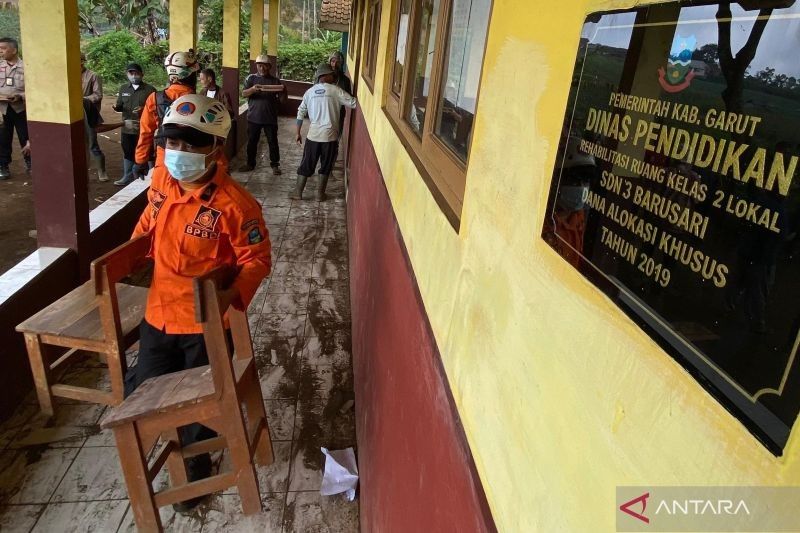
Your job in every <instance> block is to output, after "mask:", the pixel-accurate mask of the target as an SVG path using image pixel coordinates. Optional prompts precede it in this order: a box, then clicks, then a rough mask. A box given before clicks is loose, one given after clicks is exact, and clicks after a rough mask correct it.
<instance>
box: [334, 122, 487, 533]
mask: <svg viewBox="0 0 800 533" xmlns="http://www.w3.org/2000/svg"><path fill="white" fill-rule="evenodd" d="M352 124H353V127H352V129H351V131H350V147H349V150H350V154H349V155H350V158H349V161H350V174H349V180H350V189H349V192H348V202H347V203H348V206H347V207H348V235H349V241H350V269H351V273H350V299H351V306H352V319H353V371H354V375H355V386H356V416H357V420H356V428H357V437H358V456H359V457H358V459H359V472H360V475H361V486H360V501H361V506H360V516H361V529H362V531H368V532H381V533H386V532H393V531H398V532H404V533H406V532H410V531H424V532H426V533H433V532H440V531H441V532H452V531H458V532H481V531H495V530H496V528H495V525H494V522H493V520H492V516H491V513H490V511H489V506H488V504H487V502H486V497H485V495H484V492H483V488H482V486H481V483H480V479H479V478H478V475H477V473H476V470H475V465H474V462H473V460H472V455H471V453H470V450H469V446H468V445H467V442H466V438H465V436H464V433H463V431H462V429H461V425H460V421H459V418H458V414H457V411H456V409H455V407H454V403H453V399H452V396H451V394H450V390H449V387H448V384H447V380H446V378H445V375H444V371H443V368H442V366H441V359H440V355H439V352H438V349H437V347H436V341H435V339H434V337H433V334H432V331H431V328H430V324H429V323H428V318H427V314H426V312H425V308H424V305H423V303H422V299H421V297H420V294H419V289H418V287H417V284H416V279H415V277H414V272H413V269H412V268H411V264H410V262H409V260H408V255H407V252H406V249H405V245H404V243H403V238H402V235H401V233H400V230H399V228H398V225H397V221H396V219H395V217H394V211H393V209H392V204H391V201H390V199H389V196H388V193H387V191H386V187H385V185H384V181H383V176H382V175H381V172H380V168H379V165H378V161H377V159H376V157H375V153H374V151H373V149H372V144H371V142H370V139H369V133H368V131H367V128H366V124H365V122H364V117H363V115H362V114H361V111H360V109H359V110H357V111H356V117H355V120H353V123H352Z"/></svg>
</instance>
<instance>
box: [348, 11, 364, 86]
mask: <svg viewBox="0 0 800 533" xmlns="http://www.w3.org/2000/svg"><path fill="white" fill-rule="evenodd" d="M364 2H365V0H353V11H352V13H351V15H350V24H351V28H350V35H351V36H352V41H351V44H352V46H351V47H350V48H349V50H348V52H349V55H350V57H352V58H353V62H352V63H351V64H350V65H349V68H348V70H350V76H351V79H352V80H353V96H356V93H357V92H358V73H359V69H360V65H361V42H362V37H363V35H364V24H363V22H364V10H363V9H362V5H364Z"/></svg>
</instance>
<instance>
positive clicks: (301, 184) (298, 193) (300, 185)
mask: <svg viewBox="0 0 800 533" xmlns="http://www.w3.org/2000/svg"><path fill="white" fill-rule="evenodd" d="M306 181H308V176H301V175H300V174H298V175H297V184H296V185H295V187H294V190H293V191H292V192H291V193H289V198H291V199H292V200H302V199H303V189H305V188H306Z"/></svg>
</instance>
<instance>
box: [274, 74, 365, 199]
mask: <svg viewBox="0 0 800 533" xmlns="http://www.w3.org/2000/svg"><path fill="white" fill-rule="evenodd" d="M314 79H315V80H316V82H317V83H316V85H314V86H313V87H311V88H310V89H309V90H307V91H306V93H305V94H304V95H303V101H302V102H301V103H300V107H299V108H298V109H297V138H296V141H297V144H301V143H302V142H303V138H302V136H301V135H300V130H301V128H302V127H303V119H305V117H306V116H308V118H309V120H311V126H310V127H309V128H308V133H307V134H306V145H305V147H304V148H303V160H302V161H301V162H300V167H299V168H298V169H297V184H296V186H295V189H294V191H293V192H292V193H291V194H290V195H289V198H291V199H293V200H302V199H303V189H304V188H305V186H306V181H308V178H309V177H310V176H312V175H313V174H314V171H315V170H316V168H317V163H318V162H319V163H320V166H319V185H318V186H317V201H318V202H322V201H324V200H325V198H326V196H325V188H326V187H327V185H328V178H329V177H330V174H331V170H332V169H333V164H334V163H335V162H336V155H337V153H338V151H339V131H340V128H339V121H340V120H341V117H340V115H339V107H340V106H345V107H349V108H350V109H354V108H355V107H356V99H355V97H354V96H352V95H350V94H348V93H346V92H345V91H343V90H342V89H341V88H340V87H337V86H336V85H334V82H335V81H336V71H334V70H333V68H331V66H330V64H329V63H323V64H321V65H320V66H319V67H317V72H316V73H315V74H314Z"/></svg>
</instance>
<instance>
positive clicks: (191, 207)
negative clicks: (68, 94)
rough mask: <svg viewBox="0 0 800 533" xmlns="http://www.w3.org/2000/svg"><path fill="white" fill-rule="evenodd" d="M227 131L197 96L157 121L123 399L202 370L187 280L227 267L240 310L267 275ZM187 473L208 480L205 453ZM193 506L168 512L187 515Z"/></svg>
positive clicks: (255, 206) (264, 243)
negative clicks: (136, 334) (131, 360)
mask: <svg viewBox="0 0 800 533" xmlns="http://www.w3.org/2000/svg"><path fill="white" fill-rule="evenodd" d="M230 127H231V118H230V115H229V114H228V111H227V109H225V107H224V106H223V105H222V104H221V103H220V102H217V101H216V100H213V99H211V98H207V97H205V96H200V95H195V94H189V95H185V96H182V97H180V98H178V99H177V100H175V102H173V103H172V105H171V106H170V107H169V109H168V110H167V112H166V114H165V116H164V120H163V122H162V129H161V131H162V135H163V136H164V138H165V150H164V152H165V153H164V165H158V166H156V167H155V169H154V170H153V181H152V184H151V185H150V189H149V190H148V193H147V196H148V200H149V203H148V205H147V207H145V210H144V212H143V213H142V216H141V217H140V219H139V223H138V224H137V225H136V229H135V230H134V232H133V236H134V237H136V236H138V235H142V234H145V233H150V235H151V236H152V243H151V245H150V256H151V257H152V258H153V260H154V262H155V266H154V270H153V281H152V283H151V285H150V290H149V292H148V296H147V307H146V309H145V315H144V320H143V321H142V324H141V326H140V341H139V356H138V360H137V363H136V366H135V367H133V368H131V369H130V371H129V372H128V377H126V393H127V394H130V393H131V392H133V389H135V388H136V387H138V386H139V385H141V384H142V383H143V382H144V381H145V380H146V379H148V378H151V377H155V376H161V375H164V374H168V373H171V372H178V371H180V370H187V369H190V368H196V367H198V366H203V365H207V364H208V353H207V351H206V345H205V341H204V339H203V328H202V326H201V325H200V324H198V323H197V321H196V320H195V314H194V308H195V303H194V291H193V286H192V280H193V278H194V277H196V276H200V275H203V274H205V273H207V272H209V271H210V270H212V269H213V268H215V267H218V266H223V265H227V266H229V267H230V268H231V269H232V270H233V271H234V272H235V274H236V277H235V279H234V280H233V287H235V288H236V289H238V292H239V296H240V297H241V302H240V303H241V305H242V308H243V309H247V306H248V304H249V303H250V300H251V299H252V298H253V295H254V294H255V292H256V289H257V288H258V286H259V285H260V284H261V281H262V280H263V279H264V277H266V275H267V274H269V271H270V268H271V266H272V261H271V257H270V250H271V246H270V241H269V233H268V232H267V227H266V225H265V223H264V217H263V215H262V214H261V206H260V205H259V203H258V202H257V201H256V200H255V199H254V198H253V197H252V195H250V193H249V192H247V190H246V189H244V187H242V186H241V185H239V184H238V183H237V182H236V181H234V180H233V178H231V176H230V174H228V169H227V162H226V159H225V156H224V152H223V151H224V146H225V139H226V137H227V135H228V131H229V130H230ZM214 436H215V435H214V432H213V431H211V430H210V429H208V428H206V427H204V426H202V425H200V424H192V425H190V426H186V427H183V428H181V430H180V438H181V442H182V444H183V445H184V446H186V445H188V444H191V443H193V442H196V441H199V440H204V439H208V438H212V437H214ZM186 466H187V474H188V478H189V481H197V480H199V479H203V478H206V477H208V476H209V475H210V473H211V459H210V457H209V455H208V454H207V453H206V454H202V455H198V456H195V457H192V458H190V459H188V460H187V465H186ZM199 501H200V500H199V499H193V500H189V501H186V502H182V503H180V504H175V505H174V506H173V507H175V509H176V510H178V511H186V510H188V509H191V508H192V507H194V506H196V505H197V504H198V503H199Z"/></svg>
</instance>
